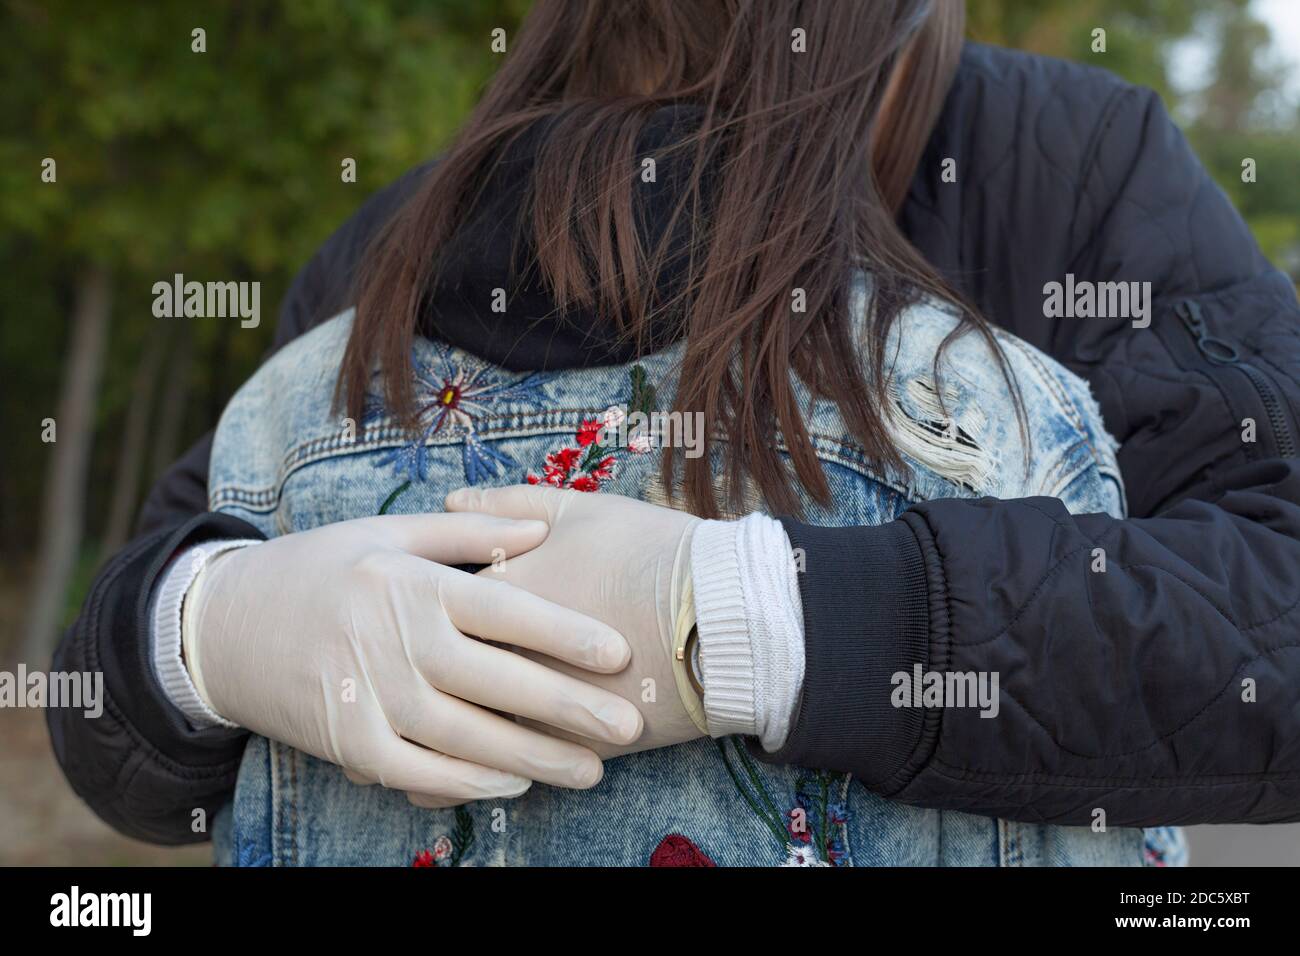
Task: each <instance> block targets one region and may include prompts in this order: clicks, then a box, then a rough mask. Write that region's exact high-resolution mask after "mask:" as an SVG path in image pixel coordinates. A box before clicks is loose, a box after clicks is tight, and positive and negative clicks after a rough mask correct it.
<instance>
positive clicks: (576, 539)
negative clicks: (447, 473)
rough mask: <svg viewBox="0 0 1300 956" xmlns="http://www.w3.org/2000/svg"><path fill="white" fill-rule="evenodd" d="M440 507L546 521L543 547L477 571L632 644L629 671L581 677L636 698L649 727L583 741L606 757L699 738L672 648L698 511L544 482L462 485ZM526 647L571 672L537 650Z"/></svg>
mask: <svg viewBox="0 0 1300 956" xmlns="http://www.w3.org/2000/svg"><path fill="white" fill-rule="evenodd" d="M446 508H447V510H448V511H450V512H482V513H484V514H490V515H496V516H498V517H503V518H518V519H521V520H523V519H527V518H534V519H538V520H541V521H545V522H546V523H547V524H548V525H549V526H550V529H551V530H550V533H549V534H548V535H547V537H546V540H545V541H544V542H543V543H542V544H541V545H540V546H539V547H537V548H534V549H533V550H531V551H529V552H528V553H526V554H522V555H519V556H518V557H514V558H510V559H509V560H508V561H506V562H504V564H503V566H501V567H500V568H499V569H491V568H489V569H485V570H483V571H480V572H479V575H480V576H482V577H498V578H502V579H504V580H505V581H507V582H508V583H510V584H512V585H514V586H516V587H519V588H523V589H524V590H527V591H531V592H532V593H533V594H536V595H537V596H539V597H542V598H546V599H547V600H550V601H555V602H556V603H562V604H565V605H567V606H568V607H571V608H573V609H575V610H578V611H581V612H582V613H583V614H587V615H590V616H591V617H594V618H595V619H596V620H598V621H604V622H605V623H606V624H608V625H609V626H610V627H612V628H614V629H615V630H617V631H618V632H619V633H621V634H622V635H623V636H624V637H625V638H626V639H627V641H628V643H629V644H630V645H631V647H632V660H631V662H630V663H629V664H628V666H627V667H626V668H624V669H623V670H621V671H619V672H617V673H612V674H607V675H604V676H599V677H588V678H587V679H588V680H590V681H591V682H592V683H594V684H596V685H597V686H600V687H603V688H605V689H606V690H610V691H613V692H614V693H616V694H618V695H619V696H620V697H623V698H624V699H626V700H629V701H632V702H633V703H634V704H636V705H637V707H639V708H640V710H641V714H642V716H643V717H644V718H645V731H644V732H643V733H642V734H641V736H640V737H638V738H637V740H636V741H635V742H634V743H630V744H629V743H621V744H615V745H609V744H598V743H594V742H587V741H584V743H589V745H590V746H591V747H592V749H593V750H595V751H596V753H598V754H600V755H601V756H604V757H609V756H613V755H615V754H620V753H634V752H636V751H639V750H651V749H654V748H656V747H666V746H669V745H670V744H676V743H682V742H684V741H687V740H694V739H696V738H697V737H702V736H704V734H703V732H702V731H701V730H700V729H699V727H698V726H697V725H696V723H695V721H694V720H692V719H691V717H690V715H689V713H688V711H687V710H686V707H685V705H684V704H683V702H682V698H681V696H680V694H679V692H678V689H677V680H676V678H675V677H674V674H673V650H674V648H673V646H672V645H673V643H674V636H675V630H676V627H677V622H678V618H679V611H680V609H681V604H682V601H683V599H684V592H685V590H686V588H687V584H688V582H689V580H690V558H691V534H692V531H693V529H694V528H695V526H696V525H698V524H699V523H700V519H699V518H696V517H694V516H693V515H690V514H687V513H686V512H682V511H674V510H673V509H671V508H661V507H657V506H655V505H652V504H647V503H646V502H643V501H637V500H636V499H634V498H625V497H622V496H620V495H607V494H592V493H590V492H581V491H567V490H563V491H562V490H560V489H558V488H547V487H544V486H540V485H514V486H511V487H506V488H462V489H460V490H458V491H453V492H452V493H451V494H450V495H448V496H447V500H446ZM568 569H572V571H568ZM534 650H538V649H534ZM522 653H524V654H525V655H526V656H528V657H530V658H532V659H534V660H539V661H545V662H546V663H547V665H548V666H552V667H556V668H557V669H560V670H565V671H568V672H570V673H574V670H573V668H569V667H566V666H565V665H563V664H561V663H559V662H556V661H551V660H547V659H546V658H545V657H544V656H541V655H539V654H535V653H531V652H529V651H523V652H522ZM647 682H651V683H647ZM565 736H566V737H567V738H568V739H575V738H574V737H572V735H568V734H566V735H565Z"/></svg>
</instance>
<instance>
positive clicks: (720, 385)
mask: <svg viewBox="0 0 1300 956" xmlns="http://www.w3.org/2000/svg"><path fill="white" fill-rule="evenodd" d="M963 24H964V8H963V5H962V2H961V0H933V2H931V0H870V2H864V0H698V2H697V0H690V2H683V0H618V2H608V0H537V2H536V4H535V5H534V7H533V9H532V11H531V12H530V14H529V15H528V18H527V19H526V21H525V23H524V25H523V28H522V30H521V31H520V33H519V35H518V36H517V37H516V38H514V40H513V41H512V46H511V51H510V53H509V54H508V55H507V57H506V59H505V61H504V63H503V64H502V66H501V69H500V70H499V71H498V72H497V74H496V76H495V77H494V79H493V80H492V82H491V84H490V86H489V87H488V89H487V91H486V93H485V95H484V97H483V99H482V101H481V102H480V103H479V104H478V106H477V108H476V109H475V110H474V111H473V113H472V114H471V116H470V117H469V120H468V122H467V123H466V124H465V126H464V128H463V129H462V130H461V132H460V134H459V136H458V138H457V140H456V142H455V143H454V144H453V146H452V147H451V149H450V151H449V152H448V153H447V154H446V156H445V157H444V158H443V160H442V161H441V162H440V163H439V164H438V165H437V166H436V167H435V168H434V169H433V170H432V171H431V172H430V173H429V174H428V176H427V179H426V181H425V182H424V183H423V184H422V186H421V188H420V190H419V192H418V193H417V194H416V195H415V197H414V198H413V199H411V200H410V201H409V202H408V203H407V204H406V205H405V206H404V207H403V209H402V210H400V211H399V213H398V215H397V216H395V217H394V219H393V221H392V222H391V223H390V224H389V226H388V228H387V229H386V230H385V232H384V233H383V234H382V235H381V236H380V238H379V240H378V241H377V243H376V244H375V245H374V246H373V247H372V249H371V250H370V253H369V254H368V256H367V260H366V262H365V264H364V266H363V270H362V274H361V279H360V284H359V288H358V297H357V312H356V319H355V324H354V326H353V329H352V334H351V339H350V340H349V342H348V347H347V352H346V355H345V358H344V362H343V367H342V370H341V373H340V378H339V398H340V400H341V401H342V402H345V403H346V406H347V409H348V413H349V414H350V415H351V416H352V417H353V418H354V419H355V420H357V421H360V420H361V414H362V410H363V407H364V404H365V398H366V391H367V388H368V386H369V381H370V377H371V374H372V372H373V370H374V369H375V368H376V367H379V368H380V369H381V370H382V371H383V372H384V390H385V395H384V398H385V401H386V403H387V405H388V408H389V410H390V412H391V413H392V414H393V415H394V416H395V417H396V418H397V419H398V420H399V421H405V422H408V423H409V422H410V420H411V416H412V414H413V406H414V395H413V388H412V380H411V376H410V374H409V364H408V363H409V356H410V349H411V344H412V341H413V339H414V336H415V335H416V331H417V327H418V322H419V318H420V316H419V313H420V308H421V303H422V300H423V299H424V297H425V295H426V293H427V290H428V289H429V288H430V287H431V283H432V282H433V281H435V275H436V264H437V258H438V255H437V254H438V250H439V249H440V248H441V247H442V246H443V245H444V244H445V243H447V242H449V241H450V240H451V239H452V238H453V236H454V235H455V233H456V230H457V228H458V227H459V225H460V224H461V222H462V221H463V220H464V218H465V217H466V215H467V214H468V211H469V210H470V209H472V208H473V205H474V203H475V202H476V200H477V198H478V195H479V192H480V190H481V189H482V187H483V185H484V182H485V180H486V178H487V174H488V172H489V171H490V169H491V168H492V164H493V163H494V161H495V160H496V159H497V158H499V156H500V154H501V151H502V150H503V148H504V147H505V146H506V145H508V144H509V143H510V142H511V141H512V140H513V139H514V138H515V137H516V136H518V135H520V134H521V133H522V132H523V131H524V130H526V129H528V128H529V127H531V126H533V124H535V123H536V122H537V121H539V120H542V119H546V120H547V121H548V125H547V131H546V133H545V137H544V139H543V141H542V145H541V148H540V151H539V152H538V155H537V161H536V166H535V171H534V175H533V182H532V184H531V200H530V204H531V209H530V213H531V215H530V216H529V217H528V218H527V220H526V221H527V222H529V223H531V226H530V227H529V228H531V236H530V237H529V238H530V239H531V243H532V249H533V250H534V254H535V256H536V264H537V266H538V268H539V270H540V274H541V275H542V276H543V278H544V280H545V281H546V283H547V285H548V287H549V289H550V290H551V292H552V294H553V296H554V298H555V300H556V301H557V303H559V304H560V305H561V306H562V307H564V306H569V305H577V306H581V307H584V308H587V309H591V310H595V311H596V313H597V314H599V315H601V316H603V317H606V318H607V320H608V321H609V322H610V323H611V324H612V327H613V328H614V329H615V330H616V331H617V332H618V333H619V334H620V335H621V336H623V337H626V340H627V341H631V342H635V343H636V344H637V345H638V346H641V345H644V344H646V343H648V342H649V341H650V329H651V327H652V323H653V322H654V321H655V320H656V318H659V319H662V317H663V316H664V315H669V316H674V317H676V319H677V320H678V321H680V322H681V323H682V325H681V330H682V331H683V332H684V333H685V337H686V345H685V349H684V354H683V359H682V367H681V374H680V380H679V384H678V388H677V394H676V398H675V408H676V409H678V410H681V411H691V412H702V413H703V416H704V417H703V421H704V422H705V423H706V424H707V426H708V429H707V430H709V431H713V432H720V433H722V434H724V435H726V437H727V442H726V451H725V455H726V460H727V470H726V476H727V488H728V493H727V497H728V503H729V504H731V505H732V506H733V507H734V506H736V505H738V504H739V502H740V499H741V494H742V489H743V487H744V483H745V479H746V478H748V479H749V480H752V481H753V483H754V484H755V485H756V486H757V489H758V491H759V492H760V493H761V494H762V495H763V496H764V498H765V499H766V501H767V503H768V505H769V507H770V508H772V509H773V510H775V511H779V512H784V513H795V514H797V513H799V511H800V501H799V496H798V495H797V494H796V492H795V489H794V486H793V483H792V481H791V475H790V471H789V469H788V468H787V467H786V465H785V464H784V462H783V460H782V458H781V455H780V453H779V451H778V441H777V435H778V434H779V435H780V437H781V439H782V440H783V441H784V445H785V448H786V450H787V451H788V453H789V457H790V461H791V463H792V464H793V469H794V478H795V479H797V481H798V482H799V483H800V484H801V485H802V486H803V487H804V488H805V489H806V490H807V491H808V493H809V494H811V495H812V497H813V498H814V499H815V500H817V501H819V502H823V503H824V502H827V501H829V499H830V488H829V486H828V484H827V481H826V477H825V474H824V473H823V471H822V469H821V466H820V463H819V461H818V459H817V456H816V454H815V452H814V448H813V444H812V441H811V439H810V436H809V434H808V430H807V428H806V426H805V423H804V410H801V408H800V407H799V401H798V399H797V396H796V392H795V389H794V387H793V383H792V374H793V375H797V376H798V377H799V378H800V379H801V380H802V381H803V382H804V383H805V384H806V385H807V386H808V387H809V388H811V389H812V391H813V393H814V394H816V395H819V396H821V397H823V398H826V399H829V400H831V401H833V402H835V403H836V405H837V407H838V408H839V410H840V413H841V415H842V417H843V419H844V421H845V423H846V425H847V426H848V428H849V429H850V431H851V433H852V434H853V436H854V438H855V440H856V441H857V442H858V443H860V444H861V447H862V450H863V452H864V453H865V455H866V457H867V459H868V460H869V461H872V462H874V463H876V464H877V465H878V466H880V467H882V468H901V466H902V462H901V459H900V457H899V454H898V452H897V450H896V449H895V448H894V446H893V444H892V442H891V440H890V437H889V432H888V430H887V427H886V423H885V417H884V416H885V415H886V414H888V413H887V412H886V411H885V410H884V403H885V402H886V400H887V394H886V383H885V376H884V374H883V369H884V362H885V347H884V346H885V342H886V339H887V336H888V334H889V330H890V327H891V325H892V323H893V321H894V320H895V318H896V317H897V316H898V313H899V311H900V310H901V309H903V308H904V307H906V306H907V305H909V304H911V303H912V302H914V301H916V300H917V299H918V297H920V296H924V295H930V296H935V297H938V298H940V299H943V300H946V301H949V302H952V303H954V304H955V305H957V306H958V307H959V309H960V310H961V312H962V314H963V321H962V327H961V329H962V330H965V329H969V328H975V329H977V330H978V331H979V332H980V333H981V334H982V335H984V336H985V337H986V338H987V339H988V341H989V343H990V345H991V346H993V348H994V349H995V352H996V349H997V347H996V343H995V341H994V340H993V338H992V335H991V333H990V332H989V330H988V328H987V327H986V325H985V324H984V323H983V321H982V320H981V319H980V317H979V316H978V315H976V314H975V313H974V311H973V310H971V309H969V308H967V307H965V306H964V305H963V304H962V303H960V301H959V299H958V298H957V296H956V295H955V294H953V293H952V292H950V291H949V290H948V289H947V288H946V287H945V285H944V283H943V281H942V280H941V279H940V278H939V276H938V275H937V274H936V272H935V271H934V270H933V269H932V268H931V267H930V266H929V265H928V264H927V263H926V262H925V260H924V259H923V258H922V257H921V256H920V254H919V253H918V252H917V251H916V250H915V249H914V248H913V247H912V246H911V245H910V244H909V243H908V241H907V240H906V238H905V237H904V236H903V235H902V233H901V232H900V231H899V229H898V227H897V225H896V224H895V218H894V214H895V210H896V209H897V208H898V207H899V206H900V205H901V203H902V200H903V197H904V195H905V193H906V190H907V185H908V183H909V182H910V180H911V177H912V174H913V171H914V169H915V167H916V164H917V161H918V159H919V158H920V156H921V154H922V151H923V149H924V147H925V144H926V141H927V140H928V138H929V135H930V131H931V129H932V127H933V124H934V122H935V119H936V118H937V116H938V114H939V111H940V108H941V106H942V103H943V98H944V95H945V94H946V92H947V89H948V86H949V84H950V82H951V79H952V76H953V73H954V71H955V69H956V63H957V57H958V54H959V50H960V45H961V35H962V31H963ZM800 37H803V38H804V42H805V43H806V46H805V49H804V51H803V52H800V51H799V50H798V44H799V42H800ZM905 53H906V56H904V54H905ZM900 62H901V63H902V65H901V67H900V72H899V83H900V84H901V85H899V86H898V88H897V89H896V91H895V92H894V93H892V94H891V96H892V97H893V99H894V100H896V105H897V107H898V108H895V109H891V111H890V115H889V117H888V120H887V122H885V123H883V124H882V123H878V122H877V118H878V115H879V113H880V106H881V102H882V99H883V97H884V94H885V90H886V86H887V83H888V81H889V78H890V76H891V75H892V74H893V72H894V69H895V67H896V66H898V65H899V64H900ZM682 103H687V104H693V105H696V106H698V107H699V108H700V111H701V114H702V117H703V119H702V121H701V123H700V125H699V127H698V129H696V130H695V131H694V132H693V133H692V134H690V135H688V136H687V137H686V138H685V139H683V140H682V141H681V142H680V143H679V144H678V145H676V146H675V147H674V148H675V149H683V150H686V149H689V150H693V151H694V156H693V160H692V162H691V165H690V168H691V170H692V173H691V175H690V176H689V183H688V186H687V188H685V189H684V190H683V191H682V195H681V196H680V199H679V201H678V204H677V207H676V210H675V212H674V213H673V218H672V220H671V222H670V225H669V228H668V229H666V230H665V232H664V239H663V240H662V241H661V242H659V243H658V245H657V248H653V249H648V248H644V245H643V243H642V242H641V239H640V236H639V234H638V230H637V226H636V221H635V213H634V206H633V190H634V189H635V188H637V183H638V181H639V180H638V177H639V173H640V158H639V157H638V156H636V155H635V149H636V142H637V136H638V133H639V132H640V130H641V129H642V127H643V125H644V123H645V120H646V118H647V117H648V116H650V115H651V114H652V113H653V112H654V111H655V110H657V109H660V108H661V107H665V106H669V105H680V104H682ZM710 164H712V166H711V168H713V169H715V170H716V175H713V176H711V177H710V180H709V189H710V194H709V195H708V197H707V203H706V201H705V197H704V195H703V190H702V188H701V182H702V176H703V174H704V170H705V169H706V168H710ZM706 208H707V210H708V213H707V215H701V211H702V210H704V209H706ZM680 217H688V218H687V220H686V221H687V222H689V223H690V229H689V234H690V236H691V238H690V247H689V250H688V252H687V256H686V258H687V264H686V266H685V278H684V280H683V281H682V283H681V285H680V287H679V288H680V291H679V292H678V293H677V294H676V295H675V296H674V297H673V298H672V300H671V301H668V302H664V301H661V300H660V299H659V297H657V296H656V284H655V277H656V276H658V275H659V273H660V270H661V269H663V268H664V266H665V263H666V262H667V261H668V259H669V258H672V257H677V256H679V255H680V254H681V251H680V249H678V250H670V249H669V248H668V247H669V238H670V237H672V236H674V235H675V234H677V233H678V232H679V230H677V229H675V228H673V225H674V224H675V223H676V222H678V221H679V220H680ZM857 269H867V270H869V272H870V274H871V282H872V288H873V291H874V295H873V297H872V300H871V314H870V316H869V321H868V322H866V323H865V328H866V329H867V336H866V338H867V341H865V342H864V341H861V339H862V336H861V334H860V333H858V332H855V327H860V323H859V322H856V321H855V319H854V317H853V316H851V315H850V305H851V302H850V291H851V283H852V279H853V275H854V271H855V270H857ZM799 296H802V297H803V299H804V301H803V303H802V305H803V309H802V310H799V311H797V310H796V309H795V308H794V307H793V304H794V303H795V301H796V300H797V298H798V297H799ZM663 310H668V311H667V312H665V311H663ZM950 338H951V337H950ZM997 354H998V355H999V356H1000V352H997ZM999 361H1000V358H999ZM936 364H937V363H936ZM709 462H710V456H709V455H707V454H706V455H704V456H702V457H698V458H693V459H686V460H685V461H684V463H683V465H682V468H681V475H680V477H681V481H682V486H683V489H684V491H685V495H686V502H687V505H688V507H690V508H691V510H693V511H695V512H696V513H698V514H701V515H705V516H714V515H716V514H718V501H717V498H716V495H715V485H714V481H713V477H712V475H711V471H710V463H709ZM663 468H664V478H665V485H666V486H667V487H668V488H669V491H670V494H671V493H672V492H673V489H674V485H675V481H674V479H675V477H676V475H675V472H674V453H673V450H672V449H671V448H668V449H665V454H664V460H663Z"/></svg>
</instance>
